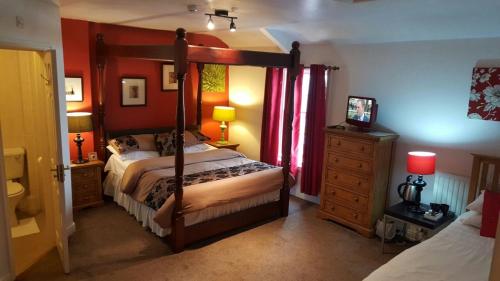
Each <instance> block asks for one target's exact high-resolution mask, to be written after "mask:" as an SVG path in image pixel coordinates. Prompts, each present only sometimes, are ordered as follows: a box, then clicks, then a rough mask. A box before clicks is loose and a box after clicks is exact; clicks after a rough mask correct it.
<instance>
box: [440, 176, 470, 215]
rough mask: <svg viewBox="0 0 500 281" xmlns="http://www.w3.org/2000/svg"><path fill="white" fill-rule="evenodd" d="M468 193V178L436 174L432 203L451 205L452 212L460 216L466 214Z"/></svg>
mask: <svg viewBox="0 0 500 281" xmlns="http://www.w3.org/2000/svg"><path fill="white" fill-rule="evenodd" d="M468 191H469V178H468V177H462V176H457V175H452V174H447V173H442V172H436V174H435V177H434V188H433V196H432V197H433V199H432V202H433V203H441V204H448V205H450V211H452V212H454V213H455V214H456V215H457V216H458V215H460V214H462V213H463V212H465V207H466V206H467V195H468Z"/></svg>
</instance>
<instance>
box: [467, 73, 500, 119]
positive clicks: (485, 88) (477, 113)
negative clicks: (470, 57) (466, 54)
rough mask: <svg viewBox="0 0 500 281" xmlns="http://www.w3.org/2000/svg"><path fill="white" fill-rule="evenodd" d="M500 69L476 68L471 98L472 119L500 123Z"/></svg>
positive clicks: (470, 115) (469, 115) (470, 113)
mask: <svg viewBox="0 0 500 281" xmlns="http://www.w3.org/2000/svg"><path fill="white" fill-rule="evenodd" d="M499 107H500V68H498V67H476V68H474V70H473V72H472V86H471V92H470V96H469V111H468V113H467V116H468V117H469V118H471V119H482V120H493V121H500V109H499Z"/></svg>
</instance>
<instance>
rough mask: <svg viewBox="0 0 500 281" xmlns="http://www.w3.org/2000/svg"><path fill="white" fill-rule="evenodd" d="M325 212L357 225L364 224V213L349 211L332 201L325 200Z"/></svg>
mask: <svg viewBox="0 0 500 281" xmlns="http://www.w3.org/2000/svg"><path fill="white" fill-rule="evenodd" d="M324 208H325V209H324V211H325V212H328V213H330V214H332V215H333V216H336V217H339V218H341V219H344V220H347V221H350V222H354V223H357V224H363V221H364V215H363V214H364V212H358V211H356V210H352V209H349V208H347V207H344V206H341V205H338V204H335V203H334V202H332V201H329V200H325V207H324Z"/></svg>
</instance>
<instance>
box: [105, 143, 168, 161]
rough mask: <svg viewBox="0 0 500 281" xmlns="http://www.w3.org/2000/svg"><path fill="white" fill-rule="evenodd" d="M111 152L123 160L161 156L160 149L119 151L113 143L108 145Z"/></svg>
mask: <svg viewBox="0 0 500 281" xmlns="http://www.w3.org/2000/svg"><path fill="white" fill-rule="evenodd" d="M106 148H107V149H108V150H109V151H110V152H111V153H113V154H114V155H116V156H118V158H120V160H122V161H127V160H142V159H148V158H154V157H158V156H160V155H159V154H158V151H156V150H153V151H142V150H137V151H130V152H128V153H121V154H120V153H118V151H116V150H115V149H114V148H113V147H112V146H111V145H108V146H107V147H106Z"/></svg>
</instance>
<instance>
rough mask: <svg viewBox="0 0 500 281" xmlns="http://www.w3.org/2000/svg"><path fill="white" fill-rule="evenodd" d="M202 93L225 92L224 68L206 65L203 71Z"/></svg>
mask: <svg viewBox="0 0 500 281" xmlns="http://www.w3.org/2000/svg"><path fill="white" fill-rule="evenodd" d="M203 91H204V92H215V93H220V92H225V91H226V66H225V65H220V64H206V65H205V67H204V69H203Z"/></svg>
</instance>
